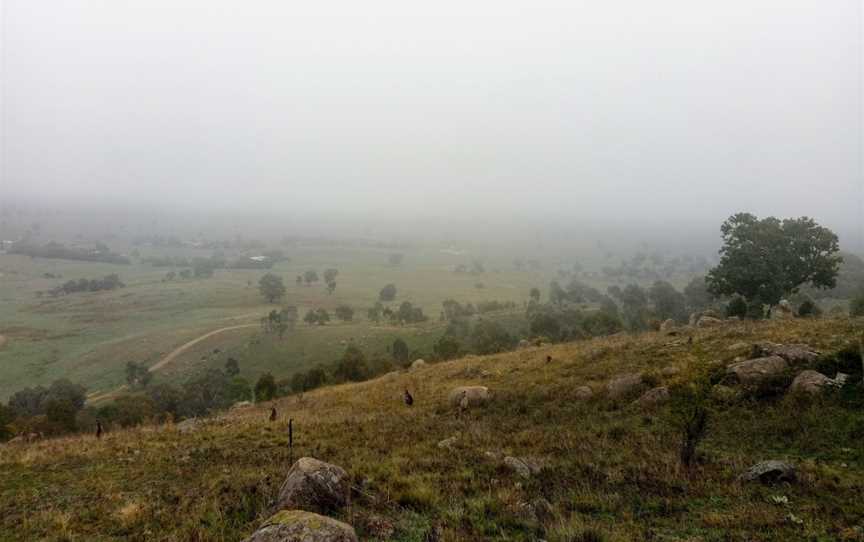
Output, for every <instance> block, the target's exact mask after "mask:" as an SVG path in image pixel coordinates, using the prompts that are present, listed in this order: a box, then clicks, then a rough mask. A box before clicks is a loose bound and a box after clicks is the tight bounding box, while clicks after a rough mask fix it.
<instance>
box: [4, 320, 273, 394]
mask: <svg viewBox="0 0 864 542" xmlns="http://www.w3.org/2000/svg"><path fill="white" fill-rule="evenodd" d="M259 325H260V324H240V325H236V326H228V327H222V328H219V329H214V330H213V331H210V332H208V333H205V334H204V335H201V336H200V337H196V338H194V339H192V340H191V341H189V342H187V343H184V344H182V345H180V346H179V347H177V348H175V349H174V350H172V351H171V352H170V353H168V355H167V356H165V357H164V358H162V359H160V360H159V361H157V362H156V363H154V364H153V365H151V366H150V368H149V369H148V371H150V372H151V373H152V372H156V371H158V370H159V369H161V368H162V367H164V366H166V365H168V364H169V363H171V362H172V361H174V359H175V358H177V356H179V355H180V354H182V353H183V352H185V351H186V350H188V349H190V348H192V347H193V346H195V345H196V344H198V343H200V342H201V341H205V340H207V339H209V338H210V337H212V336H213V335H218V334H219V333H224V332H225V331H231V330H233V329H242V328H246V327H257V326H259ZM0 339H3V336H2V335H0ZM2 345H3V341H2V340H0V346H2ZM125 388H126V385H125V384H124V385H123V386H120V387H118V388H116V389H113V390H110V391H106V392H102V393H96V394H94V395H91V396H90V397H88V398H87V401H88V402H89V403H94V402H97V401H101V400H103V399H108V398H111V397H114V396H116V395H117V394H118V393H119V392H121V391H123V389H125Z"/></svg>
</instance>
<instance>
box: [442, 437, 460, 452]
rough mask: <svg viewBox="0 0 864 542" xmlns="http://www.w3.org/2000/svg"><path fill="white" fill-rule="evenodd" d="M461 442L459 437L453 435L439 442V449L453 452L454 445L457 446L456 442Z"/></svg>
mask: <svg viewBox="0 0 864 542" xmlns="http://www.w3.org/2000/svg"><path fill="white" fill-rule="evenodd" d="M458 440H459V435H453V436H452V437H450V438H445V439H444V440H442V441H440V442H438V447H439V448H442V449H445V450H452V449H453V445H454V444H456V441H458Z"/></svg>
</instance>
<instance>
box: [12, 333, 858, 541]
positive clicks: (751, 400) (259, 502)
mask: <svg viewBox="0 0 864 542" xmlns="http://www.w3.org/2000/svg"><path fill="white" fill-rule="evenodd" d="M862 323H864V322H862V321H860V320H858V321H856V320H845V319H837V320H827V319H826V320H815V321H803V320H796V321H793V322H785V321H784V322H766V323H755V324H754V323H740V324H728V325H726V326H724V327H722V328H717V329H713V330H699V331H697V332H695V333H694V342H693V344H692V345H688V343H687V340H686V336H685V337H668V336H664V335H660V334H658V333H646V334H643V335H639V336H635V337H628V336H619V337H614V338H609V339H596V340H591V341H585V342H580V343H572V344H562V345H555V346H548V347H541V348H531V349H526V350H521V351H517V352H513V353H508V354H500V355H496V356H489V357H468V358H464V359H460V360H456V361H452V362H447V363H441V364H437V365H432V366H429V367H427V368H425V369H420V370H416V371H407V372H400V373H391V374H389V375H386V376H384V377H382V378H379V379H376V380H373V381H368V382H364V383H359V384H350V385H342V386H337V387H333V388H325V389H321V390H317V391H315V392H313V393H308V394H306V395H305V396H303V397H302V398H297V397H290V398H285V399H283V400H280V401H278V402H276V403H275V406H276V408H277V409H278V410H279V412H280V414H281V416H280V419H279V421H278V422H276V423H269V422H268V421H267V414H268V412H269V407H270V405H269V404H263V405H259V406H256V407H253V408H249V409H246V410H242V411H237V412H232V413H228V414H225V415H223V416H220V417H218V418H216V419H213V420H211V421H208V422H207V423H206V424H205V425H203V426H201V428H200V429H198V430H196V431H192V432H186V433H182V432H180V431H178V430H177V429H176V428H174V427H171V426H159V427H142V428H138V429H132V430H126V431H117V432H112V433H110V434H109V435H107V436H106V437H105V438H103V439H102V440H101V441H97V440H96V439H95V438H93V437H89V436H88V437H70V438H63V439H57V440H52V441H44V442H37V443H33V444H29V445H28V444H16V445H6V446H3V447H0V471H2V474H3V475H2V477H0V540H10V541H11V540H38V539H45V540H88V541H91V540H94V541H96V540H178V541H181V540H182V541H185V540H226V541H227V540H238V539H240V538H241V537H242V536H245V535H248V534H249V533H251V532H252V531H254V530H255V528H256V527H257V526H258V525H259V524H260V523H261V522H262V521H263V520H264V519H266V518H267V517H268V516H269V515H270V513H271V512H272V511H271V510H270V509H269V506H270V505H271V503H272V502H273V501H274V499H275V496H276V493H277V491H278V488H279V485H280V483H281V481H282V480H283V479H284V476H285V474H286V472H287V470H288V468H289V466H290V462H289V450H288V446H287V444H288V439H287V433H286V426H287V422H288V418H289V417H291V418H293V419H294V424H295V449H294V457H295V458H297V457H300V456H303V455H310V456H314V457H317V458H319V459H321V460H324V461H329V462H332V463H336V464H338V465H341V466H342V467H344V468H345V469H346V470H347V471H348V472H349V473H350V474H351V476H352V478H353V485H354V487H355V491H354V495H353V502H352V505H351V507H350V508H349V509H348V510H346V511H344V513H343V514H342V515H341V516H340V519H343V520H345V521H347V522H349V523H351V524H352V525H354V526H355V528H356V529H357V531H358V534H359V535H360V537H361V539H375V536H376V533H382V532H386V531H388V530H389V529H388V527H392V537H391V538H390V539H392V540H405V541H408V540H416V541H422V540H427V539H430V538H429V537H430V536H431V533H437V535H438V538H439V539H443V540H484V539H507V540H536V539H540V538H543V539H546V540H550V541H589V540H592V541H593V540H606V541H618V540H694V541H695V540H704V541H711V540H718V541H719V540H777V541H786V540H819V541H823V540H824V541H829V540H864V507H862V506H861V495H862V494H864V448H862V445H861V443H862V442H864V402H862V399H861V397H862V393H864V391H862V389H861V388H860V387H859V386H858V385H857V384H856V385H847V386H846V387H845V388H843V389H842V390H840V391H838V392H834V393H831V394H828V395H826V396H824V397H821V398H816V399H813V400H798V399H794V398H792V397H786V396H783V395H777V394H774V393H772V389H763V390H761V391H760V392H759V393H755V394H749V395H743V396H740V397H737V398H734V399H729V398H726V399H723V400H720V399H717V400H709V401H708V407H709V409H710V412H711V414H710V418H709V424H708V431H707V436H706V438H705V440H704V441H703V443H702V444H701V446H700V448H699V456H698V458H699V460H698V462H697V464H696V465H695V467H693V468H692V469H690V470H689V471H688V470H684V469H683V468H682V467H681V466H680V464H679V460H678V452H679V444H680V436H679V435H680V431H679V428H678V425H677V424H676V416H675V408H676V407H675V406H674V405H675V403H674V402H673V403H669V404H665V405H662V406H659V407H657V408H656V410H649V411H645V410H643V409H640V408H637V407H634V406H633V405H632V404H631V402H632V400H633V398H634V396H628V397H625V398H622V399H617V400H612V399H610V398H608V397H607V396H606V394H605V391H604V389H605V384H606V382H607V380H608V379H609V378H610V377H612V376H614V375H618V374H622V373H629V372H634V371H643V372H644V374H645V375H646V378H647V380H649V381H650V382H651V383H652V384H668V385H671V386H675V385H676V384H679V383H685V384H687V383H691V382H693V381H694V380H695V379H697V378H699V377H700V376H703V375H706V374H708V375H711V374H718V370H717V369H718V368H722V367H723V366H724V364H725V363H728V362H730V361H731V359H732V358H734V357H735V356H736V355H737V353H739V352H740V347H739V351H738V352H736V351H733V350H730V349H729V347H730V346H731V345H733V344H735V343H742V342H744V343H750V342H755V341H761V340H772V341H775V342H806V343H808V344H810V345H812V346H814V347H816V348H818V349H820V350H822V351H823V352H826V353H830V352H835V351H837V350H840V349H842V348H844V347H845V346H848V345H849V344H856V345H857V339H858V334H859V333H860V329H861V326H862ZM547 355H550V356H552V358H553V361H552V363H549V364H547V363H546V361H545V359H546V356H547ZM832 359H833V358H831V356H829V355H826V356H824V357H823V360H822V361H821V362H820V364H819V368H821V369H822V370H824V371H826V372H829V371H831V370H834V369H836V368H837V365H836V364H835V363H834V362H833V361H832ZM670 367H674V368H676V369H678V372H677V373H676V372H675V371H673V370H669V369H668V368H670ZM664 369H666V370H665V371H664ZM799 370H800V368H799ZM664 375H668V376H664ZM859 375H860V373H859ZM792 376H794V372H793V373H790V374H789V375H785V376H784V378H783V381H782V382H779V383H778V384H783V385H785V384H788V381H789V379H791V377H792ZM829 376H832V377H833V376H834V375H833V374H829ZM462 384H479V385H484V386H488V387H489V388H490V389H491V390H492V393H493V400H492V401H491V403H490V404H489V405H487V406H486V407H484V408H480V409H475V410H471V411H470V412H469V413H468V414H467V415H463V416H461V417H459V416H457V415H456V413H455V411H454V410H453V409H452V408H450V407H449V406H448V405H447V403H446V395H447V393H448V391H449V390H451V389H452V388H453V387H455V386H458V385H462ZM581 385H588V386H590V387H591V388H592V389H594V391H595V392H596V395H595V397H594V398H593V399H590V400H587V401H580V400H578V399H577V396H576V393H575V388H576V387H577V386H581ZM405 388H408V389H410V390H411V391H412V393H414V396H415V398H416V400H417V402H416V404H415V406H414V407H413V408H408V407H406V406H404V405H403V404H402V402H401V400H400V394H401V392H402V390H403V389H405ZM454 436H456V437H457V439H456V440H455V443H454V444H453V445H452V447H451V448H450V449H445V448H441V447H439V446H438V445H437V443H438V442H439V441H441V440H443V439H447V438H450V437H454ZM506 455H512V456H517V457H527V458H532V459H533V460H536V461H537V462H538V463H540V464H542V465H544V468H543V470H542V471H541V472H540V473H539V474H536V475H534V476H532V477H531V478H530V479H523V478H521V477H520V476H518V475H517V474H516V473H514V472H512V471H511V470H509V469H508V468H507V467H506V466H505V464H504V462H503V460H502V459H503V457H504V456H506ZM765 459H787V460H790V461H792V462H794V463H795V464H796V465H797V466H798V469H799V481H798V482H796V483H793V484H782V485H779V486H764V485H761V484H759V483H750V484H745V483H741V482H739V481H737V476H738V475H739V474H740V473H741V472H742V471H744V470H745V469H746V468H747V467H749V466H751V465H752V464H754V463H756V462H758V461H761V460H765ZM541 499H543V500H545V501H547V502H548V506H547V505H546V504H545V502H544V501H543V500H541ZM382 526H383V527H382Z"/></svg>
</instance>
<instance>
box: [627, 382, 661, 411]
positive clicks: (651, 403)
mask: <svg viewBox="0 0 864 542" xmlns="http://www.w3.org/2000/svg"><path fill="white" fill-rule="evenodd" d="M668 400H669V388H667V387H666V386H660V387H658V388H653V389H650V390H648V391H646V392H645V393H643V394H642V396H641V397H639V399H636V401H634V403H635V404H637V405H638V406H640V407H642V408H652V407H655V406H657V405H660V404H662V403H665V402H667V401H668Z"/></svg>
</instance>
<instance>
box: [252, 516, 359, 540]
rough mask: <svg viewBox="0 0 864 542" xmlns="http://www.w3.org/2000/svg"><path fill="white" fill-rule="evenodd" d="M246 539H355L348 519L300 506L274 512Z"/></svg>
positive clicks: (355, 536) (355, 535) (355, 534)
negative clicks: (327, 515)
mask: <svg viewBox="0 0 864 542" xmlns="http://www.w3.org/2000/svg"><path fill="white" fill-rule="evenodd" d="M245 542H357V533H355V532H354V528H353V527H351V526H350V525H348V524H347V523H342V522H341V521H337V520H335V519H333V518H328V517H326V516H319V515H318V514H314V513H312V512H306V511H303V510H283V511H281V512H278V513H276V514H275V515H273V516H272V517H271V518H270V519H268V520H267V521H266V522H264V525H262V526H261V528H259V529H258V530H257V531H255V532H254V533H252V536H250V537H249V538H247V539H246V540H245Z"/></svg>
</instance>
